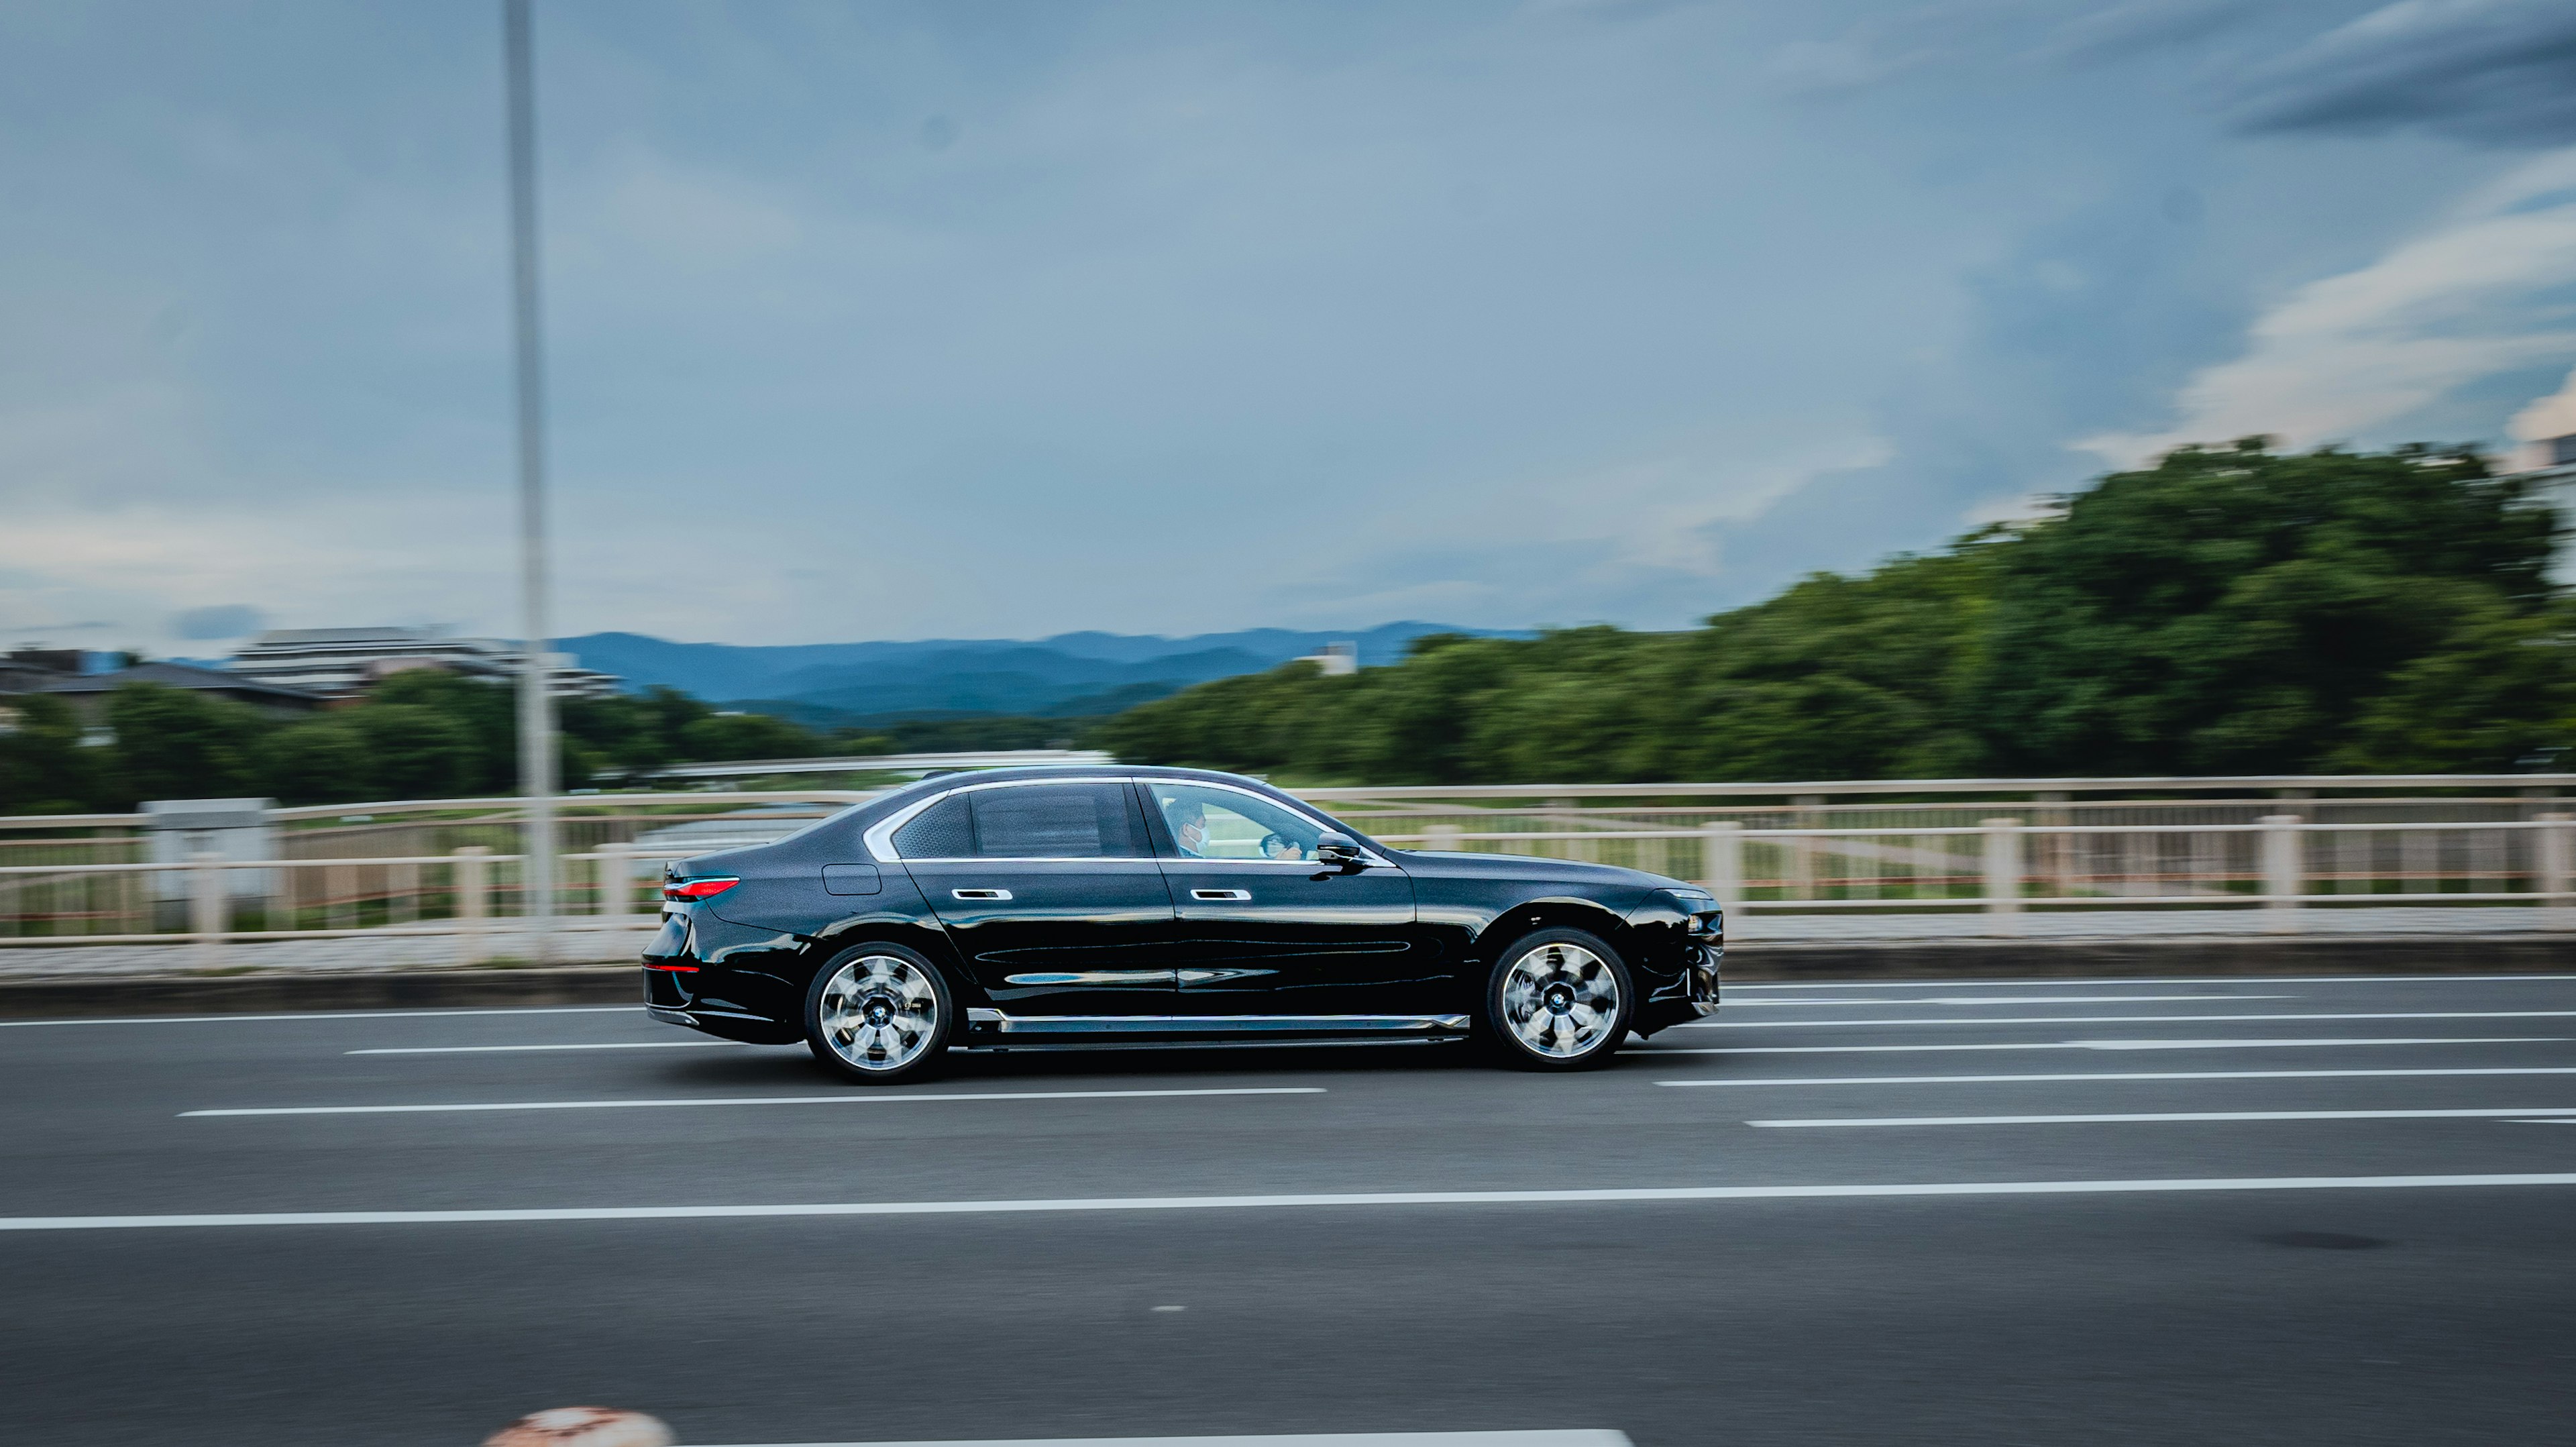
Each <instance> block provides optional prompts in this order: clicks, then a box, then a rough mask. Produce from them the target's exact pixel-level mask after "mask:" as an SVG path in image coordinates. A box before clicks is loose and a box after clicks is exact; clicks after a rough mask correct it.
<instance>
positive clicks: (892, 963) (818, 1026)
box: [805, 944, 957, 1085]
mask: <svg viewBox="0 0 2576 1447" xmlns="http://www.w3.org/2000/svg"><path fill="white" fill-rule="evenodd" d="M954 1002H955V997H954V996H953V995H951V994H950V993H949V989H948V981H947V980H946V979H944V978H942V977H941V975H940V973H939V967H938V966H937V965H934V964H932V963H931V962H930V961H928V960H926V959H923V958H922V957H921V956H920V955H918V954H915V953H914V952H912V951H911V950H908V949H905V948H904V947H903V946H901V945H891V944H865V945H853V946H851V947H850V948H848V949H846V950H843V951H841V952H840V953H839V954H837V955H834V956H833V957H832V958H831V959H830V960H828V961H826V962H825V963H824V965H823V968H822V969H821V970H819V971H816V972H815V975H814V983H813V985H812V986H811V987H810V988H808V989H807V990H806V992H805V1045H806V1048H808V1049H810V1050H812V1051H813V1052H814V1058H815V1059H817V1060H820V1061H822V1062H823V1063H824V1064H825V1065H828V1066H830V1067H832V1068H833V1069H834V1070H837V1071H839V1072H840V1073H842V1074H843V1075H846V1076H848V1077H850V1078H851V1079H853V1080H863V1081H866V1082H868V1083H869V1084H871V1085H883V1084H888V1083H891V1082H893V1081H897V1080H909V1079H912V1078H914V1077H916V1076H918V1075H920V1074H922V1073H923V1072H925V1071H927V1070H929V1069H930V1067H931V1066H932V1064H933V1063H935V1062H936V1061H937V1060H938V1059H939V1056H940V1052H942V1051H944V1050H946V1049H947V1048H948V1031H949V1026H950V1024H951V1023H952V1022H953V1021H954V1020H955V1019H956V1016H957V1010H956V1005H955V1003H954Z"/></svg>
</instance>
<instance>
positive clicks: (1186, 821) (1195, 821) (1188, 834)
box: [1164, 798, 1213, 859]
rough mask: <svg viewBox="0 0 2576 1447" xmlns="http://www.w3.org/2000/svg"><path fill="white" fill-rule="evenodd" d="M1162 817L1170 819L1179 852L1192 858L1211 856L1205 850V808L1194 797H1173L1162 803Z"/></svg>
mask: <svg viewBox="0 0 2576 1447" xmlns="http://www.w3.org/2000/svg"><path fill="white" fill-rule="evenodd" d="M1164 817H1166V818H1168V819H1170V820H1171V821H1172V837H1173V838H1174V839H1176V840H1178V841H1179V842H1180V846H1181V852H1182V853H1183V854H1186V855H1188V856H1189V857H1190V858H1192V859H1208V858H1212V857H1213V856H1211V855H1210V854H1209V853H1208V852H1207V848H1206V845H1207V809H1206V808H1205V806H1203V805H1201V804H1200V803H1199V801H1198V800H1196V799H1189V798H1181V799H1173V800H1171V801H1169V802H1168V803H1166V804H1165V805H1164Z"/></svg>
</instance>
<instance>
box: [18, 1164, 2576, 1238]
mask: <svg viewBox="0 0 2576 1447" xmlns="http://www.w3.org/2000/svg"><path fill="white" fill-rule="evenodd" d="M2534 1186H2576V1172H2567V1171H2557V1172H2546V1173H2539V1172H2534V1173H2517V1174H2500V1175H2444V1176H2222V1177H2214V1178H2212V1177H2201V1178H2180V1179H2166V1180H2105V1181H1938V1182H1922V1183H1907V1184H1899V1185H1849V1186H1845V1185H1791V1186H1641V1187H1622V1188H1613V1189H1608V1190H1556V1191H1365V1192H1348V1193H1341V1194H1332V1195H1321V1194H1316V1195H1306V1194H1282V1195H1262V1196H1106V1197H1072V1198H1067V1199H1057V1200H999V1201H828V1202H805V1203H799V1204H794V1205H744V1206H569V1207H538V1208H512V1209H495V1210H449V1211H255V1212H222V1213H206V1214H196V1215H158V1216H0V1231H135V1230H195V1229H208V1228H226V1227H251V1226H459V1225H499V1224H509V1223H540V1222H550V1221H719V1220H776V1219H792V1218H797V1217H842V1216H1017V1215H1065V1214H1076V1213H1083V1212H1093V1211H1118V1212H1132V1211H1252V1210H1292V1209H1307V1210H1319V1209H1322V1210H1328V1209H1358V1210H1376V1209H1381V1208H1386V1207H1394V1206H1617V1205H1653V1204H1658V1203H1682V1202H1692V1201H1798V1200H1834V1199H1843V1200H1866V1199H1876V1198H1887V1199H1896V1198H1916V1197H1936V1196H1958V1197H1972V1198H1973V1197H1986V1196H2134V1195H2192V1194H2202V1193H2208V1192H2254V1191H2420V1190H2457V1189H2514V1188H2527V1187H2534Z"/></svg>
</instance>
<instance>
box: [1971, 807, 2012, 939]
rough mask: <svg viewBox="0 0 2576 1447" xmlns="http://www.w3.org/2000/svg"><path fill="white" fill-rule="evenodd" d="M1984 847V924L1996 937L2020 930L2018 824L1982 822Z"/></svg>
mask: <svg viewBox="0 0 2576 1447" xmlns="http://www.w3.org/2000/svg"><path fill="white" fill-rule="evenodd" d="M1978 827H1979V828H1981V829H1983V830H1985V845H1986V860H1985V864H1986V923H1987V927H1988V929H1989V930H1991V931H1992V932H1993V933H1995V934H1999V935H2008V934H2012V933H2014V932H2015V930H2016V929H2017V928H2018V927H2019V924H2020V919H2019V916H2020V914H2021V821H2020V820H2019V819H2012V818H2000V819H1981V820H1979V821H1978Z"/></svg>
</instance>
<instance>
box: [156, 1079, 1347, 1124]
mask: <svg viewBox="0 0 2576 1447" xmlns="http://www.w3.org/2000/svg"><path fill="white" fill-rule="evenodd" d="M1324 1093H1325V1092H1324V1087H1322V1086H1320V1085H1262V1086H1238V1087H1233V1088H1229V1089H1212V1090H977V1091H942V1092H931V1091H921V1092H899V1091H892V1090H876V1091H857V1090H848V1091H843V1092H841V1093H840V1094H838V1095H701V1096H683V1097H678V1098H672V1099H663V1100H502V1101H458V1102H455V1103H452V1104H436V1105H263V1106H247V1107H238V1108H233V1109H227V1110H183V1111H181V1112H179V1118H180V1119H182V1120H192V1119H197V1118H201V1117H207V1116H253V1115H445V1114H468V1113H474V1112H482V1111H503V1110H665V1109H673V1108H678V1107H686V1106H708V1105H921V1104H927V1103H930V1102H934V1101H965V1100H1156V1099H1166V1098H1171V1097H1178V1096H1212V1095H1229V1096H1230V1095H1322V1094H1324Z"/></svg>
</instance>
